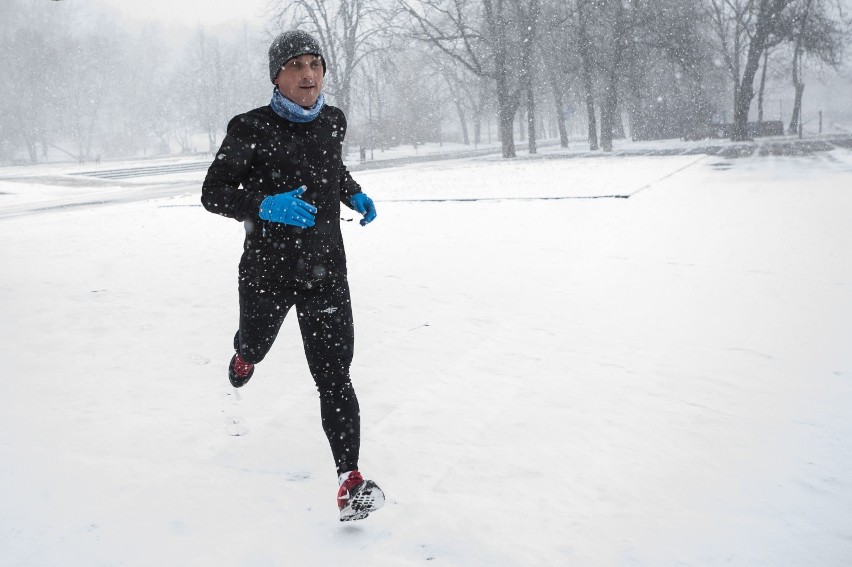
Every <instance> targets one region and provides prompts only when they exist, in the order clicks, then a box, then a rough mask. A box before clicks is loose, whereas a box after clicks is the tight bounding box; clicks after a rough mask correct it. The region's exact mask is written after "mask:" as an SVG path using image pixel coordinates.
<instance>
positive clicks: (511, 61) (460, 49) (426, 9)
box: [399, 0, 541, 158]
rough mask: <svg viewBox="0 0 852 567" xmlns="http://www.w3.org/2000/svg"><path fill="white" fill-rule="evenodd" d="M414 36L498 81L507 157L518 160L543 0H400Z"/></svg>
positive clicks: (503, 149) (496, 93) (498, 97)
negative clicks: (521, 109)
mask: <svg viewBox="0 0 852 567" xmlns="http://www.w3.org/2000/svg"><path fill="white" fill-rule="evenodd" d="M399 2H400V4H401V5H402V6H403V7H404V9H405V11H406V13H407V14H408V15H409V17H410V24H411V30H412V31H411V34H412V36H413V37H414V38H416V39H418V40H420V41H423V42H425V43H428V44H429V45H432V46H433V47H434V48H436V49H437V50H438V51H439V52H440V53H443V54H444V55H446V56H447V57H450V58H452V59H453V60H455V61H457V62H458V63H460V64H461V65H462V66H463V67H464V68H466V69H467V70H468V71H470V72H471V73H473V74H474V75H476V76H478V77H481V78H482V77H487V78H489V79H491V80H492V81H493V84H494V87H495V95H496V98H497V107H498V114H499V128H500V141H501V145H502V152H503V157H506V158H509V157H515V155H516V153H515V138H514V130H513V128H514V119H515V114H516V113H517V110H518V106H519V105H520V103H521V95H522V94H523V92H524V84H523V77H525V76H528V75H526V74H527V73H528V72H529V65H530V64H531V59H530V57H531V55H532V50H533V46H534V44H535V30H536V23H537V21H538V17H539V13H540V11H541V10H540V6H541V3H540V0H412V1H411V2H409V1H408V0H399Z"/></svg>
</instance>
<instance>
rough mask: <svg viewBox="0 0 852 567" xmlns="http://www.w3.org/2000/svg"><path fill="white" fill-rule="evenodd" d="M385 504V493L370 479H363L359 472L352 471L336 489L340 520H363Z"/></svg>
mask: <svg viewBox="0 0 852 567" xmlns="http://www.w3.org/2000/svg"><path fill="white" fill-rule="evenodd" d="M384 504H385V493H384V492H382V489H381V488H379V486H378V485H377V484H376V483H375V482H373V481H372V480H364V477H362V476H361V473H360V472H358V471H352V472H350V473H349V476H348V477H347V478H346V480H344V481H343V484H341V485H340V490H338V491H337V507H338V508H340V521H341V522H351V521H353V520H363V519H364V518H366V517H367V516H369V515H370V512H375V511H376V510H378V509H379V508H381V507H382V506H384Z"/></svg>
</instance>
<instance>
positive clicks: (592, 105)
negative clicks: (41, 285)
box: [0, 0, 850, 163]
mask: <svg viewBox="0 0 852 567" xmlns="http://www.w3.org/2000/svg"><path fill="white" fill-rule="evenodd" d="M833 2H834V0H292V1H288V2H279V1H275V0H273V1H270V3H269V14H268V21H269V24H268V26H267V29H266V30H260V29H253V28H249V27H246V26H245V25H243V24H240V25H235V26H232V27H229V28H227V29H226V30H225V31H224V32H223V30H222V29H221V28H219V29H216V30H203V29H198V30H195V31H192V32H186V33H183V34H181V35H180V37H178V38H175V37H174V34H173V33H171V32H169V33H167V32H166V30H164V29H163V28H162V27H158V26H156V25H148V26H147V27H144V28H143V27H138V26H135V24H133V23H127V22H124V23H123V22H120V21H119V20H117V19H116V18H115V17H114V16H109V15H106V14H91V13H83V12H82V11H81V10H82V9H81V8H80V7H79V6H77V5H75V4H74V3H70V2H66V3H60V2H47V1H44V2H28V1H25V0H0V6H2V16H3V17H2V18H0V65H2V68H0V72H2V79H0V163H40V162H43V161H49V160H56V159H65V160H78V161H91V160H98V159H100V158H103V159H108V158H120V157H138V156H152V155H164V154H180V153H184V154H191V153H197V152H210V151H213V150H215V148H216V146H217V145H218V143H219V141H220V140H221V136H222V135H223V132H224V128H225V125H226V124H227V121H228V119H229V118H230V117H231V116H233V115H234V114H236V113H238V112H242V111H245V110H247V109H249V108H252V107H255V106H259V105H261V104H265V103H266V102H267V101H268V99H269V96H270V94H271V90H272V87H271V84H270V83H269V81H268V74H267V62H266V48H267V46H268V43H269V40H270V38H271V35H272V34H273V33H274V32H275V31H277V30H282V29H288V28H291V27H300V28H302V29H305V30H306V31H309V32H311V33H313V34H315V35H316V36H317V37H318V39H319V40H320V42H321V44H322V45H323V48H324V50H325V53H326V55H327V57H328V59H329V60H330V62H331V65H330V68H329V75H328V77H327V78H326V93H327V95H328V97H329V99H330V101H331V102H332V103H333V104H335V105H337V106H339V107H341V108H342V109H343V110H344V111H345V112H346V113H347V115H348V116H349V117H350V136H349V140H348V141H349V144H350V147H352V146H353V145H358V146H362V147H365V148H370V149H373V148H375V149H379V150H381V149H384V148H388V147H392V146H395V145H399V144H414V145H415V146H416V145H417V144H419V143H424V142H433V141H443V140H453V141H459V142H462V143H465V144H472V145H476V144H480V143H485V142H491V141H492V140H493V141H496V140H499V141H500V142H501V144H502V148H503V155H504V156H506V157H511V156H514V155H515V152H516V150H515V141H516V139H520V140H522V141H525V142H526V143H527V144H528V148H529V151H530V152H535V151H536V140H537V139H540V138H542V137H548V138H557V137H558V138H559V140H560V142H561V143H562V145H564V146H567V144H568V141H569V137H572V136H573V137H577V136H578V135H579V136H582V137H583V138H586V139H587V140H588V146H589V147H590V148H591V149H593V150H595V149H601V150H603V151H608V150H611V149H612V146H613V140H614V139H618V138H621V137H625V136H629V137H631V138H633V139H635V140H646V139H659V138H672V137H684V138H701V137H706V136H710V135H718V134H719V132H724V133H725V135H727V136H730V137H731V138H732V139H734V140H743V139H746V138H747V137H748V136H749V135H750V134H751V132H752V130H750V129H749V127H748V123H749V121H755V120H756V121H762V120H763V119H764V100H765V93H766V90H767V88H769V87H768V85H773V88H775V89H776V91H777V90H778V89H779V88H786V89H787V90H789V92H790V96H789V98H790V99H792V100H793V101H794V103H793V104H791V105H790V107H791V108H790V109H789V110H790V113H789V115H788V116H786V117H785V122H786V123H787V124H785V126H787V127H788V131H790V132H796V131H797V129H798V128H799V127H800V126H801V123H802V116H801V112H802V111H801V109H802V100H803V97H804V92H805V76H806V73H805V71H806V70H807V69H808V68H814V67H819V66H822V67H829V68H830V67H837V66H839V65H841V64H842V63H843V60H844V48H845V47H846V41H845V40H846V39H847V38H848V37H849V30H850V26H849V21H848V20H847V19H846V14H845V13H844V12H843V10H842V4H835V3H833ZM131 24H133V25H131ZM725 122H729V123H730V124H728V125H724V124H722V123H725Z"/></svg>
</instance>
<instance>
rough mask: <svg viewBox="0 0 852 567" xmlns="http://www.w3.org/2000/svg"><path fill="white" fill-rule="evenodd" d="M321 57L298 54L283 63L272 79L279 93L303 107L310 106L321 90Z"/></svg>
mask: <svg viewBox="0 0 852 567" xmlns="http://www.w3.org/2000/svg"><path fill="white" fill-rule="evenodd" d="M322 80H323V75H322V59H321V58H319V57H317V56H316V55H310V54H306V55H300V56H298V57H294V58H292V59H290V60H289V61H287V62H286V63H284V65H283V66H282V67H281V70H279V71H278V75H276V76H275V80H274V81H273V82H274V83H275V84H276V85H278V90H279V91H281V94H283V95H284V96H286V97H287V98H289V99H290V100H292V101H293V102H295V103H296V104H298V105H299V106H303V107H305V108H310V107H312V106H313V105H314V104H315V103H316V101H317V99H318V98H319V95H320V93H321V92H322Z"/></svg>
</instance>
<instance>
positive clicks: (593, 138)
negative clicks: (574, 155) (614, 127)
mask: <svg viewBox="0 0 852 567" xmlns="http://www.w3.org/2000/svg"><path fill="white" fill-rule="evenodd" d="M583 4H584V0H577V18H578V23H579V29H578V30H577V33H578V40H579V41H578V45H579V48H580V58H581V59H582V62H583V87H584V88H585V90H586V115H587V117H588V120H589V149H590V150H592V151H594V150H597V149H598V126H597V121H596V120H595V98H594V93H593V82H592V56H591V53H590V50H589V36H588V29H587V23H586V12H585V10H584V6H583Z"/></svg>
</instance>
